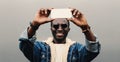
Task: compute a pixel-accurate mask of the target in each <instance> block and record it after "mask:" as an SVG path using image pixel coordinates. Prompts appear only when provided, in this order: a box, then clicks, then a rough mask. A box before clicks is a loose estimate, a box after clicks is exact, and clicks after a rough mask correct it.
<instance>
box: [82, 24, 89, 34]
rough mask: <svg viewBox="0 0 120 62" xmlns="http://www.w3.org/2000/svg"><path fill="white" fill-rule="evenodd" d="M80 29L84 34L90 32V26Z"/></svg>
mask: <svg viewBox="0 0 120 62" xmlns="http://www.w3.org/2000/svg"><path fill="white" fill-rule="evenodd" d="M81 29H82V33H85V32H89V31H90V26H89V25H88V26H84V27H81Z"/></svg>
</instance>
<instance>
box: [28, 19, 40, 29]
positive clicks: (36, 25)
mask: <svg viewBox="0 0 120 62" xmlns="http://www.w3.org/2000/svg"><path fill="white" fill-rule="evenodd" d="M39 26H40V24H38V23H36V22H34V21H33V22H30V27H31V28H32V29H33V30H37V29H38V28H39Z"/></svg>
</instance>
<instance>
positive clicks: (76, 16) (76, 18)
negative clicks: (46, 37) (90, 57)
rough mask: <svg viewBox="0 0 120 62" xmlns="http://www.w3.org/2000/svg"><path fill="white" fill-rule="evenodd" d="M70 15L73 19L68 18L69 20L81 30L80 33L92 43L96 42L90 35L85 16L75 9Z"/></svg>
mask: <svg viewBox="0 0 120 62" xmlns="http://www.w3.org/2000/svg"><path fill="white" fill-rule="evenodd" d="M72 15H73V18H70V20H71V21H72V22H73V23H74V24H75V25H77V26H78V27H80V28H81V29H82V32H83V33H84V34H85V37H86V39H88V40H90V41H93V42H94V41H95V40H96V39H95V36H94V34H93V33H92V31H91V29H90V26H89V25H88V23H87V20H86V18H85V16H84V15H83V14H82V13H81V12H80V11H78V10H77V9H72Z"/></svg>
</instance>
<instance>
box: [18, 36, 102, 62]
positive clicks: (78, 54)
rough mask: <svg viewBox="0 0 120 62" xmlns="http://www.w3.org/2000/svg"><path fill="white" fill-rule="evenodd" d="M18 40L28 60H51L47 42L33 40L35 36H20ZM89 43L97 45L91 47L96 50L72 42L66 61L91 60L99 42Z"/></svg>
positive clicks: (35, 61) (95, 53)
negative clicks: (28, 37)
mask: <svg viewBox="0 0 120 62" xmlns="http://www.w3.org/2000/svg"><path fill="white" fill-rule="evenodd" d="M19 41H20V45H19V46H20V50H21V51H22V52H23V54H24V55H25V57H26V58H27V59H28V60H29V61H30V62H51V51H50V46H49V45H48V44H47V43H45V42H42V41H35V37H33V38H32V39H27V38H25V37H20V38H19ZM90 44H91V46H94V45H97V46H96V48H93V50H94V49H97V50H96V51H95V50H94V51H93V50H90V48H89V46H88V47H87V46H84V45H82V44H80V43H78V42H76V43H74V44H72V45H71V46H70V47H69V51H68V55H67V62H91V61H92V60H93V59H94V58H95V57H96V56H97V55H98V54H99V50H100V44H99V42H96V43H90ZM94 47H95V46H94ZM91 49H92V48H91Z"/></svg>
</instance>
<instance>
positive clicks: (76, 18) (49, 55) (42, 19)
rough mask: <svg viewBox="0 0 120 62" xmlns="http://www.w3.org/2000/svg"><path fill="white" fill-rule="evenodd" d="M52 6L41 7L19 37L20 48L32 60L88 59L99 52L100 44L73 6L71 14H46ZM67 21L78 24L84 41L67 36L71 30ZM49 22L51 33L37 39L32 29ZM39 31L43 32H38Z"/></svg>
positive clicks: (73, 61)
mask: <svg viewBox="0 0 120 62" xmlns="http://www.w3.org/2000/svg"><path fill="white" fill-rule="evenodd" d="M51 10H52V9H40V10H39V11H38V12H37V13H36V15H35V18H34V20H33V21H32V22H31V23H30V26H29V27H28V28H27V29H26V30H25V31H24V32H23V33H22V35H21V37H20V38H19V41H20V50H21V51H22V52H23V54H24V55H25V57H26V58H27V59H28V60H30V61H31V62H90V61H92V60H93V59H94V58H95V57H96V56H97V55H98V54H99V50H100V44H99V42H98V39H97V37H96V36H95V35H94V34H93V33H92V31H91V29H90V26H89V25H88V23H87V21H86V19H85V17H84V15H83V14H82V13H81V12H79V11H78V10H77V9H72V10H71V12H72V15H73V17H72V18H55V19H52V18H49V15H50V12H51ZM69 21H71V22H73V23H74V24H75V25H77V26H78V27H80V28H81V30H82V32H83V33H84V35H85V38H86V40H85V41H86V45H85V46H83V45H81V44H79V43H78V42H75V41H72V40H70V39H68V38H67V34H68V32H69V30H70V27H69V25H70V24H69ZM48 22H51V32H52V34H53V37H50V38H48V39H47V40H45V41H36V37H35V33H36V31H37V29H38V28H39V26H41V25H43V24H45V23H48ZM41 34H42V33H41Z"/></svg>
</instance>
